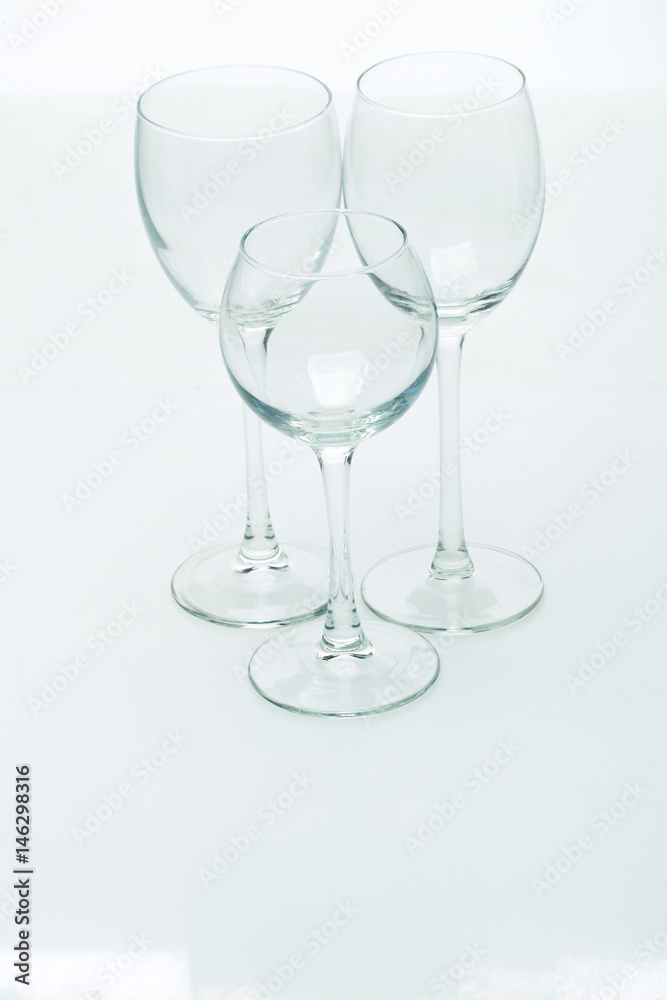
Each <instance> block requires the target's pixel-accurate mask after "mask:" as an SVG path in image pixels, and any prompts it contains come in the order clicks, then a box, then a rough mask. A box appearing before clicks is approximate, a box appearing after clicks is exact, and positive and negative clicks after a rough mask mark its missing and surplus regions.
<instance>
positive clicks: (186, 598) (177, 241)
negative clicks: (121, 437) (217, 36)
mask: <svg viewBox="0 0 667 1000" xmlns="http://www.w3.org/2000/svg"><path fill="white" fill-rule="evenodd" d="M136 179H137V192H138V197H139V205H140V208H141V214H142V217H143V221H144V225H145V227H146V231H147V233H148V237H149V239H150V242H151V245H152V247H153V250H154V251H155V254H156V256H157V258H158V260H159V262H160V264H161V265H162V267H163V269H164V270H165V272H166V274H167V276H168V277H169V278H170V279H171V281H172V283H173V284H174V286H175V287H176V288H177V290H178V291H179V292H180V293H181V295H182V296H183V298H184V299H185V300H186V302H188V303H189V304H190V305H191V306H192V307H193V308H194V309H196V310H197V312H198V313H199V314H200V315H201V316H203V317H204V318H205V319H207V320H209V321H211V322H212V323H214V324H215V325H216V326H217V323H218V317H219V314H220V302H221V299H222V293H223V290H224V287H225V280H226V278H227V274H228V272H229V268H230V266H231V264H232V262H233V260H234V257H235V255H236V250H237V248H238V244H239V240H240V239H241V236H242V235H243V233H244V232H245V231H246V230H247V229H248V228H249V226H251V225H252V224H253V223H255V222H257V221H258V220H259V219H264V218H266V217H267V216H270V215H276V214H277V213H278V212H289V211H307V210H311V209H318V208H332V207H333V208H335V207H337V206H338V204H339V201H340V189H341V163H340V139H339V133H338V126H337V122H336V116H335V112H334V110H333V106H332V102H331V93H330V91H329V89H328V87H326V86H325V85H324V84H323V83H320V81H319V80H316V79H315V78H314V77H312V76H308V75H307V74H305V73H300V72H297V71H296V70H290V69H279V68H276V67H267V66H221V67H217V68H213V69H201V70H194V71H192V72H188V73H179V74H178V75H176V76H172V77H168V78H167V79H165V80H161V81H160V82H159V83H156V84H154V85H153V86H152V87H149V89H148V90H146V91H145V92H144V93H143V94H142V96H141V97H140V98H139V102H138V105H137V129H136ZM244 421H245V444H246V473H247V484H248V485H247V491H246V495H247V519H246V527H245V535H244V538H243V542H242V544H241V547H240V550H239V546H238V545H229V544H227V545H217V546H214V547H212V548H209V549H206V550H204V551H202V552H199V553H197V554H195V555H193V556H191V557H190V558H189V559H188V560H186V562H184V563H183V565H182V566H180V567H179V569H178V570H177V571H176V573H175V575H174V578H173V581H172V592H173V595H174V597H175V599H176V600H177V601H178V603H179V604H180V605H181V607H183V608H185V610H186V611H189V612H191V613H192V614H194V615H198V616H199V617H201V618H205V619H207V620H209V621H212V622H219V623H222V624H225V625H236V626H246V627H261V626H271V625H279V624H284V623H286V622H296V621H304V620H307V619H309V618H312V617H313V616H315V615H317V614H319V613H321V612H322V611H323V610H324V605H323V603H322V595H323V594H324V593H325V592H326V559H325V558H323V556H322V555H320V554H319V553H318V552H317V551H316V550H311V549H310V548H309V547H307V546H305V545H300V544H298V543H295V542H292V543H290V544H289V546H288V548H287V550H285V549H283V548H282V547H281V546H280V545H279V544H278V542H277V540H276V537H275V534H274V531H273V527H272V524H271V517H270V514H269V507H268V499H267V490H266V478H265V473H264V459H263V455H262V439H261V425H260V422H259V420H258V419H257V417H256V416H255V414H254V413H253V412H251V411H250V410H248V409H247V408H246V407H244ZM235 433H236V431H235Z"/></svg>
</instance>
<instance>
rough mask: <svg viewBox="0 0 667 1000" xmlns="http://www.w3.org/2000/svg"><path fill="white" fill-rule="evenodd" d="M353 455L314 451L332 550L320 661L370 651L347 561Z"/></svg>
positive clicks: (346, 451) (318, 649)
mask: <svg viewBox="0 0 667 1000" xmlns="http://www.w3.org/2000/svg"><path fill="white" fill-rule="evenodd" d="M352 453H353V450H352V449H346V448H322V449H321V450H317V451H316V454H317V458H318V461H319V463H320V468H321V469H322V478H323V480H324V492H325V494H326V499H327V512H328V515H329V539H330V546H331V561H330V566H329V601H328V604H327V615H326V620H325V622H324V631H323V633H322V638H321V639H320V642H319V644H318V646H317V647H316V649H315V655H316V656H319V657H320V659H330V658H331V657H334V656H336V655H337V654H339V653H347V654H348V655H352V656H359V657H363V656H369V655H370V654H371V653H372V651H373V647H372V646H371V644H370V643H369V642H368V640H367V639H366V636H365V635H364V631H363V629H362V627H361V622H360V621H359V615H358V613H357V604H356V600H355V596H354V582H353V579H352V563H351V561H350V527H349V521H350V514H349V509H350V464H351V462H352Z"/></svg>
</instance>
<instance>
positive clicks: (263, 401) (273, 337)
mask: <svg viewBox="0 0 667 1000" xmlns="http://www.w3.org/2000/svg"><path fill="white" fill-rule="evenodd" d="M220 341H221V346H222V352H223V356H224V359H225V363H226V365H227V368H228V370H229V373H230V375H231V377H232V380H233V382H234V384H235V385H236V387H237V389H238V391H239V392H240V393H241V395H242V396H243V398H244V400H245V401H246V402H247V403H248V405H249V406H251V407H252V408H253V409H254V410H255V412H256V413H257V414H258V415H259V416H260V417H261V418H262V419H263V420H265V421H266V422H267V423H269V424H271V425H273V426H274V427H277V428H278V429H279V430H281V431H284V432H285V433H286V434H289V435H291V436H292V437H295V438H298V439H299V440H301V441H305V442H307V443H308V444H309V445H310V446H311V447H312V448H313V449H314V451H315V454H316V455H317V458H318V460H319V463H320V466H321V468H322V474H323V478H324V487H325V493H326V498H327V509H328V513H329V529H330V538H331V556H330V584H329V599H328V604H327V613H326V618H325V621H324V627H323V628H322V626H321V625H318V623H316V622H315V623H307V624H304V625H297V626H295V627H294V628H291V629H289V630H287V631H285V632H284V634H283V636H282V638H283V642H282V644H281V645H280V647H279V648H276V645H275V644H274V643H273V642H272V641H271V640H268V641H267V642H266V643H264V644H262V646H260V647H259V649H258V650H257V651H256V652H255V654H254V655H253V657H252V659H251V661H250V668H249V669H250V679H251V681H252V683H253V685H254V686H255V688H256V689H257V690H258V691H259V693H260V694H262V695H263V696H264V697H265V698H267V699H268V700H269V701H271V702H273V703H275V704H277V705H280V706H281V707H283V708H287V709H290V710H292V711H294V712H301V713H303V714H308V715H327V716H355V715H368V714H373V713H376V712H384V711H387V710H388V709H390V708H395V707H397V706H399V705H404V704H406V703H407V702H409V701H412V700H413V699H414V698H417V697H418V696H419V695H421V694H423V693H424V691H426V690H427V689H428V688H429V687H430V685H431V684H432V683H433V681H434V680H435V678H436V676H437V674H438V669H439V662H438V655H437V653H436V651H435V649H434V648H433V646H432V645H431V644H430V643H429V642H428V641H427V640H426V639H425V638H424V637H423V636H420V635H418V634H417V633H416V632H412V631H411V630H409V629H405V628H401V627H400V626H397V625H393V624H388V623H386V622H380V621H377V620H374V621H372V622H369V623H364V624H363V625H362V623H361V621H360V619H359V615H358V612H357V607H356V602H355V595H354V586H353V581H352V567H351V561H350V540H349V527H348V488H349V487H348V478H349V470H350V462H351V459H352V453H353V451H354V449H355V448H356V446H357V445H358V444H359V443H360V442H361V441H364V440H366V439H367V438H369V437H371V436H372V435H373V434H376V433H377V432H378V431H381V430H383V429H384V428H385V427H388V426H389V425H390V424H393V423H394V421H395V420H397V419H398V418H399V417H400V416H401V415H402V414H403V413H404V412H405V410H407V408H408V407H409V406H410V405H411V404H412V403H413V402H414V400H415V399H416V397H417V396H418V395H419V393H420V392H421V390H422V387H423V386H424V383H425V382H426V379H427V378H428V376H429V374H430V372H431V369H432V366H433V363H434V358H435V349H436V341H437V318H436V313H435V306H434V303H433V299H432V296H431V290H430V288H429V284H428V279H427V278H426V275H425V273H424V270H423V267H422V265H421V262H420V261H419V258H418V257H417V255H416V254H415V253H414V251H413V250H412V248H411V246H410V244H409V243H408V240H407V237H406V234H405V231H404V230H403V229H402V228H401V227H400V226H398V225H397V224H396V223H395V222H393V221H391V220H390V219H385V218H382V217H380V216H377V215H372V214H369V213H358V212H343V211H331V212H315V213H306V214H296V215H285V216H280V217H278V218H275V219H270V220H268V221H266V222H263V223H260V224H259V225H257V226H255V227H254V228H252V229H251V230H250V231H249V232H248V233H246V235H245V236H244V237H243V240H242V241H241V246H240V250H239V256H238V258H237V261H236V263H235V265H234V267H233V269H232V272H231V275H230V277H229V280H228V282H227V286H226V289H225V297H224V300H223V303H222V310H221V317H220ZM380 358H382V359H383V360H382V362H381V363H379V359H380ZM303 502H304V503H305V502H306V500H305V498H304V499H303Z"/></svg>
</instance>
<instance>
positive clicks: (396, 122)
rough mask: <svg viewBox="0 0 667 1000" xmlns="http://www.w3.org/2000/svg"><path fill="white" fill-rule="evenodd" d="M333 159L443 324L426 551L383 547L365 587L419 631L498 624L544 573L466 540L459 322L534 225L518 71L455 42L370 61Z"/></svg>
mask: <svg viewBox="0 0 667 1000" xmlns="http://www.w3.org/2000/svg"><path fill="white" fill-rule="evenodd" d="M344 159H345V166H344V192H345V204H346V206H347V207H348V208H351V209H367V210H368V211H373V212H379V213H381V214H383V215H388V216H391V217H392V218H395V219H396V220H397V221H398V222H399V223H401V224H402V225H403V226H405V228H406V230H407V232H408V233H409V234H410V239H411V241H412V242H413V245H414V247H415V250H416V251H417V253H418V254H419V255H420V257H421V259H422V261H423V262H424V266H425V268H426V271H427V273H428V276H429V279H430V282H431V286H432V289H433V295H434V298H435V302H436V306H437V311H438V325H439V330H440V338H439V340H440V344H439V348H438V357H437V370H438V387H439V398H440V422H441V427H440V468H441V476H440V528H439V535H438V543H437V547H436V550H435V554H433V547H432V546H429V545H426V546H420V547H418V548H413V549H407V550H404V551H402V552H399V553H397V554H395V555H391V556H388V557H386V558H385V559H383V560H382V561H381V562H380V563H378V564H377V565H376V566H375V567H373V568H372V569H371V570H370V571H369V573H368V574H367V575H366V577H365V579H364V580H363V582H362V587H361V593H362V596H363V598H364V600H365V601H366V603H367V604H368V605H369V607H370V608H372V610H373V611H375V612H376V614H378V615H380V616H381V617H382V618H385V619H386V620H388V621H395V622H401V623H404V624H407V625H411V626H413V627H415V628H419V629H422V630H424V631H447V632H467V631H473V632H474V631H483V630H486V629H490V628H495V627H497V626H499V625H506V624H507V623H509V622H512V621H515V620H516V619H518V618H521V617H522V616H523V615H525V614H527V613H528V612H529V611H530V610H531V609H532V608H534V607H535V605H536V604H537V603H538V601H539V600H540V598H541V596H542V589H543V585H542V579H541V577H540V574H539V573H538V571H537V570H536V569H535V567H534V566H532V565H531V564H530V563H529V562H527V561H526V560H525V559H523V558H522V557H521V556H519V555H515V554H514V553H511V552H505V551H503V550H502V549H498V548H494V547H492V546H488V545H472V546H470V547H468V546H467V545H466V541H465V537H464V533H463V514H462V505H461V471H460V460H459V381H460V364H461V349H462V346H463V339H464V337H465V334H466V333H467V332H468V330H470V329H471V328H472V327H473V326H474V325H475V324H476V323H478V322H479V320H481V319H482V318H483V317H484V316H486V315H488V313H490V312H491V311H492V310H493V309H495V308H496V306H498V305H499V304H500V303H501V302H502V301H503V300H504V298H505V296H506V295H507V294H508V293H509V292H510V290H511V289H512V288H513V287H514V285H515V284H516V282H517V280H518V279H519V277H520V276H521V274H522V272H523V270H524V268H525V266H526V264H527V262H528V259H529V257H530V254H531V252H532V249H533V246H534V244H535V240H536V239H537V234H538V230H539V227H540V222H541V217H542V205H543V202H544V198H543V190H544V172H543V165H542V157H541V153H540V144H539V139H538V135H537V130H536V125H535V120H534V117H533V110H532V107H531V103H530V99H529V97H528V92H527V90H526V81H525V77H524V74H523V73H522V72H521V70H520V69H517V67H516V66H513V65H511V64H510V63H508V62H505V61H504V60H502V59H496V58H494V57H491V56H485V55H477V54H474V53H466V52H425V53H415V54H411V55H404V56H399V57H397V58H394V59H387V60H386V61H384V62H380V63H378V64H377V65H375V66H372V67H371V68H370V69H368V70H366V71H365V72H364V73H362V75H361V76H360V77H359V80H358V82H357V91H356V98H355V103H354V107H353V110H352V113H351V116H350V120H349V124H348V130H347V138H346V144H345V157H344ZM527 209H530V211H527ZM429 561H430V566H429Z"/></svg>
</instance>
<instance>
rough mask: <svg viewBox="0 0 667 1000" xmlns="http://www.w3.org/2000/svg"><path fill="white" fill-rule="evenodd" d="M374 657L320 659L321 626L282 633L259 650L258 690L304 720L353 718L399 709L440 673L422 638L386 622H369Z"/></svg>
mask: <svg viewBox="0 0 667 1000" xmlns="http://www.w3.org/2000/svg"><path fill="white" fill-rule="evenodd" d="M363 628H364V631H365V633H366V636H367V638H368V640H369V642H370V644H371V646H372V648H373V652H372V653H371V654H370V655H367V656H364V657H355V656H351V655H349V654H338V655H337V656H335V657H332V658H331V659H328V660H321V659H319V658H318V657H317V656H315V652H314V650H315V647H316V645H317V644H318V642H319V640H320V637H321V635H322V625H321V623H320V624H318V623H316V622H314V623H309V624H306V625H299V626H298V627H297V628H293V629H290V630H289V631H286V632H281V633H278V635H277V636H274V637H273V638H272V639H268V640H267V641H266V642H264V643H262V645H261V646H260V647H259V649H257V650H256V651H255V653H254V654H253V656H252V658H251V660H250V666H249V674H250V680H251V682H252V685H253V687H254V688H255V690H256V691H258V692H259V694H261V695H262V697H264V698H266V700H267V701H270V702H272V703H273V704H274V705H278V706H279V707H280V708H286V709H288V711H290V712H299V713H300V714H302V715H318V716H333V717H338V718H350V717H352V716H359V715H376V714H378V713H379V712H388V711H389V710H390V709H393V708H399V707H400V706H402V705H407V704H408V703H409V702H411V701H414V700H415V698H419V696H420V695H422V694H424V692H426V691H428V689H429V688H430V687H431V685H432V684H433V682H434V681H435V679H436V677H437V676H438V672H439V669H440V661H439V657H438V654H437V652H436V651H435V649H434V648H433V646H432V645H431V643H430V642H429V641H428V640H427V639H425V638H424V637H423V636H421V635H418V634H417V633H416V632H411V631H410V630H409V629H405V628H400V627H399V626H396V625H389V624H387V623H386V622H379V621H375V620H373V621H364V622H363Z"/></svg>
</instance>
